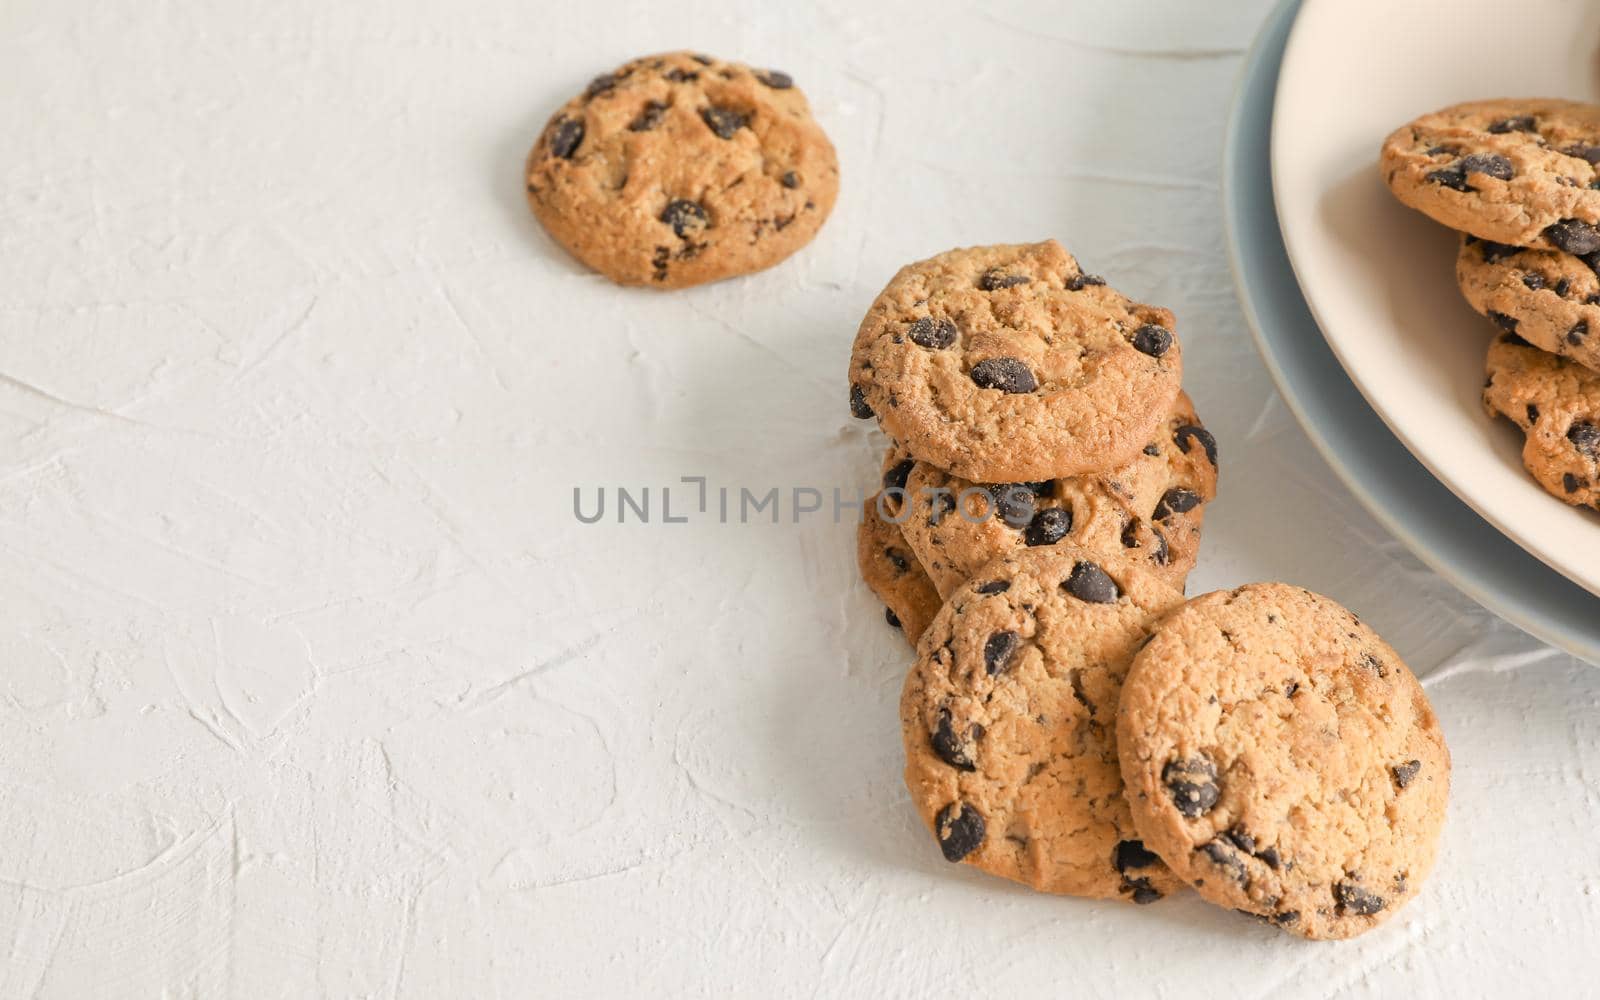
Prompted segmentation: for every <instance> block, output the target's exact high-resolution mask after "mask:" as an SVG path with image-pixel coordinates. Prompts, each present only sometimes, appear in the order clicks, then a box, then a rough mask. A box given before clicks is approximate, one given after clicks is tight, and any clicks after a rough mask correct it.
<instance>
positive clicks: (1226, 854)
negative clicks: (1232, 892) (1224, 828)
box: [1196, 840, 1250, 885]
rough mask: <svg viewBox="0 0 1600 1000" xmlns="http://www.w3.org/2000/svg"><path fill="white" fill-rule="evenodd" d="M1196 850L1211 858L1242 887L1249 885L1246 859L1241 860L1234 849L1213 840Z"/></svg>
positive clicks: (1212, 861) (1248, 870)
mask: <svg viewBox="0 0 1600 1000" xmlns="http://www.w3.org/2000/svg"><path fill="white" fill-rule="evenodd" d="M1196 850H1198V851H1199V852H1200V853H1201V854H1204V855H1205V856H1206V857H1208V858H1210V859H1211V863H1212V864H1214V865H1216V866H1217V867H1218V868H1221V869H1222V870H1223V872H1225V873H1226V874H1227V875H1228V877H1230V878H1232V879H1233V880H1234V881H1235V882H1237V883H1239V884H1240V885H1248V884H1249V882H1250V869H1249V868H1248V867H1247V866H1246V865H1245V863H1244V858H1241V857H1240V856H1239V852H1238V851H1237V850H1235V849H1234V848H1233V847H1231V846H1229V845H1228V844H1225V843H1223V842H1222V841H1220V840H1213V841H1211V842H1209V843H1206V844H1201V845H1200V846H1199V847H1198V848H1196Z"/></svg>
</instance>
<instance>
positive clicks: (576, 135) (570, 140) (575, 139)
mask: <svg viewBox="0 0 1600 1000" xmlns="http://www.w3.org/2000/svg"><path fill="white" fill-rule="evenodd" d="M582 142H583V122H581V121H578V120H577V119H575V118H562V119H560V120H558V121H557V122H556V123H555V126H554V127H552V128H551V129H550V155H551V156H554V157H557V158H559V159H563V160H570V159H572V154H573V153H576V152H577V151H578V146H579V144H580V143H582Z"/></svg>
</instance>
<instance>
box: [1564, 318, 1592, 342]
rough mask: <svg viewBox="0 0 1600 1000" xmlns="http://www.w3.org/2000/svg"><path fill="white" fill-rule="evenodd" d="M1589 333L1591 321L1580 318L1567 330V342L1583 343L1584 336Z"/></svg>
mask: <svg viewBox="0 0 1600 1000" xmlns="http://www.w3.org/2000/svg"><path fill="white" fill-rule="evenodd" d="M1588 335H1589V321H1588V320H1586V319H1580V320H1578V322H1577V323H1575V324H1574V325H1573V327H1572V329H1570V330H1568V331H1567V343H1569V344H1573V345H1577V344H1581V343H1583V338H1584V337H1587V336H1588Z"/></svg>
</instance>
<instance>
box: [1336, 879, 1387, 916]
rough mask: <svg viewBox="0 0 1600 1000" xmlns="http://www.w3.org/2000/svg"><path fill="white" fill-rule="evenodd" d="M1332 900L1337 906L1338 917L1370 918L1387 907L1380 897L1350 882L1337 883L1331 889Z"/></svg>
mask: <svg viewBox="0 0 1600 1000" xmlns="http://www.w3.org/2000/svg"><path fill="white" fill-rule="evenodd" d="M1333 898H1334V900H1335V902H1336V903H1337V904H1338V906H1337V911H1338V913H1339V916H1341V917H1342V916H1346V915H1354V916H1358V917H1370V916H1372V915H1373V914H1374V913H1377V912H1378V911H1379V910H1381V909H1383V908H1384V907H1385V906H1386V905H1388V904H1387V903H1386V902H1385V901H1384V898H1383V897H1382V896H1379V895H1377V894H1375V893H1371V892H1368V891H1367V890H1365V889H1363V888H1361V887H1360V886H1358V885H1356V884H1354V883H1352V882H1338V883H1335V884H1334V887H1333Z"/></svg>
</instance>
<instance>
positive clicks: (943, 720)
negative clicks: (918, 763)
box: [930, 709, 977, 771]
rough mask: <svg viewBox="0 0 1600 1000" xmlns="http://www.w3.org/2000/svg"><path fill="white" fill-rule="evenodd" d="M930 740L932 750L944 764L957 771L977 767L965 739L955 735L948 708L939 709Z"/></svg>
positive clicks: (970, 769) (971, 769)
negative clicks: (936, 723) (937, 721)
mask: <svg viewBox="0 0 1600 1000" xmlns="http://www.w3.org/2000/svg"><path fill="white" fill-rule="evenodd" d="M930 740H931V742H932V743H933V752H934V753H936V754H938V755H939V759H940V760H942V761H944V762H945V763H946V764H949V765H950V766H951V767H953V768H955V769H956V770H958V771H973V770H976V769H977V764H976V763H975V762H974V761H973V758H972V754H971V752H969V750H968V747H967V741H966V740H964V739H962V738H961V737H959V736H957V735H956V730H955V726H954V725H952V724H951V721H950V710H949V709H940V710H939V723H938V725H936V726H934V728H933V733H932V735H931V737H930Z"/></svg>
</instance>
